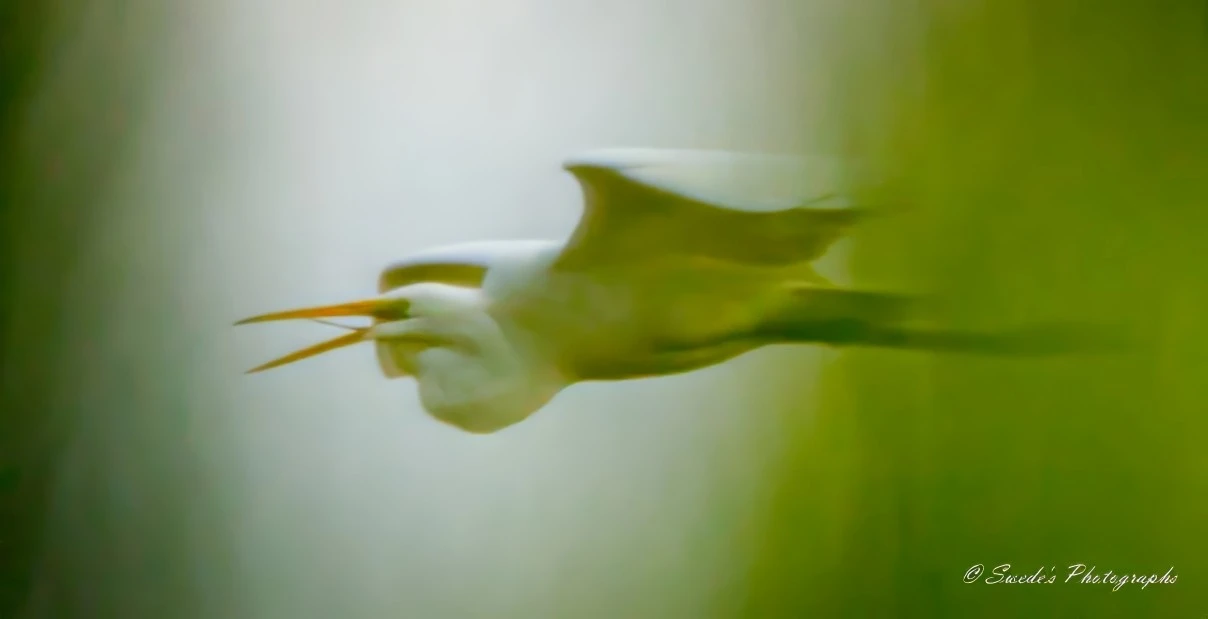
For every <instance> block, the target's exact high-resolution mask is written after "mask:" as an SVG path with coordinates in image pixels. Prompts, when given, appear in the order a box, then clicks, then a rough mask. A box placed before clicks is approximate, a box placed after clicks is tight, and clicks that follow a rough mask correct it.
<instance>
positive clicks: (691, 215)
mask: <svg viewBox="0 0 1208 619" xmlns="http://www.w3.org/2000/svg"><path fill="white" fill-rule="evenodd" d="M564 167H565V168H566V169H567V170H568V171H569V172H570V173H571V174H573V175H574V176H575V177H576V178H577V179H578V180H579V183H580V184H581V185H582V187H583V194H584V210H583V216H582V218H581V219H580V220H579V225H578V227H577V228H576V229H575V232H574V233H573V234H572V235H571V238H570V241H569V242H568V244H567V246H566V248H565V250H564V251H563V253H562V255H561V256H560V258H559V260H558V263H557V266H560V267H564V268H575V267H576V266H579V265H591V264H600V263H602V262H615V261H639V262H640V261H643V260H646V259H649V258H652V257H656V256H663V255H668V254H681V255H697V256H705V257H709V258H714V259H719V260H727V261H732V262H741V263H749V264H761V265H786V264H792V263H797V262H806V261H811V260H815V259H817V258H819V257H821V256H822V255H823V254H824V253H826V251H827V249H828V248H829V247H830V246H831V245H832V244H833V243H834V242H835V241H836V240H837V239H838V238H839V237H840V236H841V235H842V234H843V232H844V231H845V230H847V229H848V227H849V226H851V225H852V224H853V223H855V222H856V220H857V219H859V217H860V216H861V215H862V214H863V211H861V210H860V209H855V208H851V207H850V206H848V204H847V203H846V202H847V201H846V199H845V197H844V195H843V194H844V191H843V188H844V187H846V186H847V184H848V181H849V180H850V177H851V175H852V174H853V173H854V171H853V170H852V169H851V168H850V167H848V165H847V164H846V163H845V162H844V161H842V160H839V159H837V158H828V157H816V158H807V157H792V156H786V155H757V154H742V153H731V152H725V151H693V150H647V149H615V150H600V151H592V152H589V153H585V154H583V155H580V156H577V157H574V158H571V159H569V160H568V161H566V163H565V164H564Z"/></svg>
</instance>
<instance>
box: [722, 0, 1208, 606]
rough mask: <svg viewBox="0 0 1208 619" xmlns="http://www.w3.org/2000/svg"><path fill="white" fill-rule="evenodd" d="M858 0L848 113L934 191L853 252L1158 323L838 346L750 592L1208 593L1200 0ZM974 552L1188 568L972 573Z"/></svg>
mask: <svg viewBox="0 0 1208 619" xmlns="http://www.w3.org/2000/svg"><path fill="white" fill-rule="evenodd" d="M849 9H850V13H849V14H848V17H849V19H846V20H844V21H845V23H847V24H848V26H847V27H846V28H844V32H846V34H847V37H846V38H847V40H849V41H852V42H853V44H852V46H851V47H852V49H853V50H854V51H853V53H851V54H844V55H843V57H844V58H845V61H846V62H848V63H849V66H848V67H847V70H846V71H840V70H839V69H838V68H836V71H837V72H841V73H843V74H844V75H846V76H848V77H849V78H850V80H849V81H848V85H847V87H845V88H842V89H840V90H841V92H844V93H845V96H846V97H849V101H850V102H851V104H850V105H849V106H847V107H845V109H846V110H847V113H848V115H847V119H846V121H845V122H843V123H840V124H841V125H842V126H844V127H847V128H848V129H849V130H850V131H851V139H852V141H853V143H855V144H859V145H861V147H862V148H863V149H864V150H867V151H869V152H872V153H879V154H878V155H876V156H875V157H874V159H875V160H876V163H877V164H878V165H879V166H880V167H882V168H884V169H886V170H890V171H892V172H893V174H892V175H891V176H894V177H896V178H898V179H900V180H899V184H898V190H899V191H900V192H901V193H903V194H906V195H910V196H911V197H912V202H913V203H915V204H918V205H920V207H921V208H920V211H919V217H917V218H916V220H915V221H914V223H913V224H912V225H911V226H910V227H908V228H900V229H898V230H896V231H893V232H892V233H886V234H883V235H882V234H880V233H876V234H873V233H870V234H869V235H868V236H867V237H865V238H864V239H863V242H861V243H859V244H856V245H853V248H852V253H851V255H850V268H851V272H852V276H853V278H854V279H857V280H860V279H865V278H875V279H884V280H889V281H897V282H900V283H902V285H905V286H908V287H912V288H915V289H926V290H931V291H934V292H935V293H936V294H938V295H941V296H943V297H944V298H946V299H949V300H950V301H951V302H950V303H949V305H948V306H947V307H946V308H945V310H944V311H945V312H947V315H948V320H950V321H951V322H953V323H955V324H964V325H979V324H987V323H990V324H992V323H995V322H998V321H1002V320H1018V321H1021V322H1023V321H1027V320H1029V319H1033V320H1035V319H1038V318H1048V317H1054V316H1063V317H1082V318H1083V319H1085V320H1090V321H1096V322H1101V323H1109V324H1117V325H1119V326H1120V329H1122V330H1127V331H1129V332H1131V333H1132V334H1133V335H1139V336H1141V337H1142V338H1143V339H1144V340H1145V341H1146V342H1148V347H1147V348H1146V349H1144V350H1141V351H1138V352H1137V353H1136V354H1133V355H1128V356H1122V357H1114V358H1100V359H1069V360H1052V361H1045V362H1030V363H1026V364H1021V363H1015V362H1004V361H1001V360H989V359H970V358H963V357H931V356H922V355H911V354H885V353H882V352H875V351H869V352H860V353H857V354H852V355H849V356H847V357H845V358H844V359H843V360H842V361H841V362H840V363H837V364H835V366H834V367H832V368H828V370H827V378H826V379H824V380H823V383H822V384H824V385H825V386H826V388H825V391H826V393H824V394H823V397H822V400H821V403H813V404H811V408H812V407H814V406H816V408H817V410H818V412H819V414H818V417H817V418H816V419H815V420H814V421H813V422H810V423H803V424H801V426H800V427H799V428H798V429H797V430H796V431H795V432H794V433H793V434H794V437H793V438H792V439H791V440H792V443H793V447H792V452H791V453H792V455H791V456H790V458H789V460H790V462H791V464H790V465H788V466H786V467H785V468H784V469H783V470H782V471H781V474H780V479H779V481H778V486H779V488H780V489H779V490H778V491H777V492H776V493H775V496H776V497H777V498H776V501H775V509H774V512H773V514H774V515H773V517H772V518H771V519H770V520H769V521H767V523H766V524H767V527H766V528H761V534H762V542H761V547H762V548H763V550H762V551H761V553H760V556H759V558H758V559H757V561H756V567H755V570H754V577H753V578H752V581H751V582H752V587H751V589H750V590H749V592H748V595H747V598H746V602H745V603H744V606H743V609H744V612H745V614H747V615H749V616H758V617H808V616H820V617H1040V616H1079V617H1117V616H1118V617H1180V616H1189V615H1194V614H1197V613H1203V612H1204V608H1205V607H1206V606H1205V605H1206V602H1208V599H1206V598H1205V593H1204V591H1205V589H1204V588H1203V587H1202V586H1200V585H1201V584H1202V583H1203V582H1204V580H1205V578H1208V559H1206V557H1208V552H1206V551H1208V547H1206V545H1205V538H1204V536H1203V535H1202V529H1203V523H1204V522H1205V521H1208V492H1205V490H1206V489H1208V460H1206V459H1205V458H1204V457H1203V447H1204V443H1205V438H1208V416H1205V414H1204V413H1205V405H1204V402H1206V401H1208V383H1206V382H1205V381H1204V376H1205V369H1206V368H1208V358H1206V356H1205V354H1206V353H1205V351H1206V350H1208V323H1206V322H1205V320H1204V316H1206V315H1208V261H1206V260H1205V259H1204V256H1205V253H1204V249H1203V248H1204V239H1203V231H1204V230H1206V229H1208V209H1205V196H1208V175H1205V173H1204V171H1205V170H1208V149H1206V147H1205V145H1206V144H1208V125H1206V124H1205V123H1204V116H1203V111H1204V110H1205V109H1208V107H1206V106H1208V82H1206V81H1205V80H1204V79H1203V76H1204V67H1205V66H1206V61H1208V36H1206V30H1208V5H1206V4H1205V3H1203V2H1151V3H1145V2H1134V3H1086V2H1072V1H1063V0H981V1H971V2H953V1H949V0H943V1H940V0H923V1H921V2H898V1H897V0H884V1H882V0H868V1H864V2H853V3H851V4H850V5H849ZM868 41H875V42H876V43H875V44H874V45H866V44H865V42H868ZM801 401H802V400H800V399H794V400H792V401H791V403H790V404H785V405H784V406H782V409H783V410H784V412H785V413H786V419H789V420H794V419H799V418H801V417H799V415H800V414H801V413H802V412H805V411H803V410H802V409H803V408H804V407H802V406H801V405H800V404H799V403H800V402H801ZM979 563H984V564H985V565H986V566H987V569H990V567H991V566H997V565H1000V564H1003V563H1011V564H1013V566H1014V570H1013V572H1012V573H1015V574H1018V575H1027V574H1032V573H1035V572H1036V571H1037V570H1038V569H1043V570H1045V571H1044V574H1045V575H1047V574H1049V573H1050V572H1049V571H1048V570H1049V568H1050V566H1053V567H1054V568H1055V571H1056V572H1057V573H1058V574H1061V575H1064V574H1065V573H1066V572H1067V571H1068V566H1070V565H1074V564H1079V563H1082V564H1087V565H1089V564H1096V565H1098V566H1099V571H1100V572H1104V571H1106V570H1107V569H1113V570H1114V571H1115V572H1116V573H1144V574H1149V573H1157V574H1159V575H1161V574H1163V573H1165V572H1166V571H1167V569H1168V568H1171V567H1172V566H1173V568H1174V572H1176V573H1177V574H1178V575H1179V579H1178V581H1177V583H1176V584H1174V585H1163V586H1162V587H1160V588H1159V587H1155V586H1150V587H1147V588H1146V589H1145V590H1144V591H1141V590H1140V588H1139V586H1134V587H1132V589H1131V590H1127V589H1129V588H1128V587H1125V588H1123V589H1121V590H1120V591H1118V592H1115V593H1112V592H1111V591H1109V589H1108V588H1107V587H1096V586H1088V585H1081V584H1076V581H1075V583H1073V584H1068V585H1064V586H1063V585H1062V583H1061V582H1058V583H1055V584H1053V585H1043V584H1042V585H1030V584H1022V585H1019V584H1016V585H1008V584H998V585H988V584H985V583H975V584H965V583H964V582H963V581H962V579H961V577H962V575H963V574H964V573H965V571H966V570H967V569H969V568H970V566H972V565H975V564H979Z"/></svg>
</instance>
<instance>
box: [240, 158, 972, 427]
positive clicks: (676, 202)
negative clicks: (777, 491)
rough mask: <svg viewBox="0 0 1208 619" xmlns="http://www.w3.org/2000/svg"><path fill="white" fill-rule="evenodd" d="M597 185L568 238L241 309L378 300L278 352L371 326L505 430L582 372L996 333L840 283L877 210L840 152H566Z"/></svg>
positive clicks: (355, 337) (653, 369)
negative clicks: (838, 276)
mask: <svg viewBox="0 0 1208 619" xmlns="http://www.w3.org/2000/svg"><path fill="white" fill-rule="evenodd" d="M565 168H566V169H567V170H568V171H570V172H571V173H572V174H573V175H574V176H575V177H576V178H577V179H578V181H579V182H580V184H581V185H582V188H583V193H584V197H585V205H584V212H583V215H582V217H581V219H580V221H579V224H578V226H577V228H576V230H575V231H574V233H573V234H572V235H571V237H570V239H569V240H568V241H566V242H557V241H488V242H477V243H465V244H460V245H455V246H450V247H442V248H436V249H432V250H428V251H424V252H420V253H418V254H416V255H413V256H411V257H410V258H408V259H406V260H403V261H401V262H398V263H396V264H393V265H391V266H388V267H387V268H386V269H385V270H384V271H383V272H382V274H381V276H380V280H379V293H380V294H379V296H376V297H372V298H368V299H365V300H361V301H354V302H351V303H343V304H338V305H329V306H323V307H313V308H307V309H297V310H290V311H284V312H275V313H271V314H264V315H260V316H255V317H252V318H248V319H246V320H243V321H240V322H239V323H237V324H244V323H249V322H263V321H270V320H285V319H321V318H324V317H336V316H365V317H370V318H371V319H372V324H371V325H370V326H367V327H347V328H349V329H350V330H351V332H350V333H348V334H345V335H343V336H341V337H338V338H336V339H333V340H330V341H327V342H324V343H321V344H318V345H316V346H313V347H310V348H307V349H304V350H301V351H297V352H295V353H292V354H290V355H287V356H285V357H282V358H280V359H277V360H275V361H272V362H269V363H266V364H264V365H262V366H260V367H258V368H255V369H253V370H251V371H252V372H255V371H260V370H264V369H268V368H271V367H277V366H280V365H284V364H286V363H290V362H293V361H297V360H299V359H303V358H306V357H310V356H313V355H316V354H319V353H321V352H324V351H328V350H332V349H335V348H339V347H343V346H347V345H351V344H354V343H357V342H362V341H373V342H374V343H375V345H376V347H377V356H378V362H379V366H380V368H381V370H382V372H383V373H384V374H385V375H386V376H387V377H390V378H396V377H403V376H411V377H414V378H415V379H416V380H417V382H418V385H419V396H420V400H421V403H422V404H423V406H424V408H425V409H426V410H427V411H428V412H429V413H430V414H431V415H433V416H434V417H436V418H437V419H439V420H442V421H444V422H447V423H450V424H452V425H454V426H457V427H459V428H461V429H463V430H467V431H470V432H476V433H486V432H494V431H497V430H500V429H502V428H505V427H507V426H510V425H512V424H515V423H517V422H519V421H521V420H523V419H525V418H527V417H528V416H529V415H531V414H532V413H534V412H535V411H537V410H539V409H540V408H542V407H543V406H545V404H546V403H548V402H549V401H550V399H551V398H553V397H554V396H555V395H556V394H557V393H558V392H559V391H561V390H562V389H563V388H565V387H567V386H569V385H571V384H574V383H576V382H581V381H591V380H622V379H629V378H638V377H647V376H657V375H666V374H672V373H678V372H685V371H689V370H694V369H697V368H701V367H705V366H708V365H712V364H715V363H719V362H721V361H724V360H726V359H730V358H732V357H735V356H737V355H739V354H742V353H745V352H747V351H750V350H753V349H755V348H759V347H761V346H764V345H767V344H773V343H781V342H785V343H787V342H809V343H822V344H830V345H844V344H864V345H880V346H895V347H917V348H927V349H974V350H980V349H988V348H993V346H994V342H991V341H990V340H988V339H986V338H987V337H989V336H979V335H975V334H958V333H951V332H941V331H920V330H917V329H910V328H907V327H905V326H904V325H905V322H904V321H906V320H908V319H909V318H910V317H911V315H912V314H914V312H913V306H914V305H915V304H914V302H913V301H912V300H911V299H909V298H905V297H902V296H899V295H892V294H881V293H876V292H862V291H853V290H843V289H839V288H836V287H834V286H832V285H831V284H830V283H828V282H827V281H826V280H824V279H823V278H822V277H821V276H819V275H818V274H817V273H816V272H815V271H814V270H813V268H812V267H811V263H812V262H813V261H814V260H816V259H817V258H819V257H821V256H822V255H823V254H824V253H825V252H826V251H827V250H828V248H829V247H830V246H831V245H832V244H833V242H834V241H835V240H836V239H838V238H839V237H840V236H841V235H842V234H843V233H844V231H845V230H847V229H848V228H849V227H850V226H852V225H853V224H855V223H856V222H857V221H858V220H860V219H861V217H862V216H864V215H865V214H866V213H867V211H866V210H864V209H860V208H854V207H851V206H849V205H846V204H844V203H842V201H840V199H839V197H840V196H842V195H843V194H844V193H845V192H844V191H842V187H843V186H844V184H845V180H846V179H845V178H844V176H843V175H844V174H845V173H846V172H847V170H845V169H844V168H843V167H842V164H841V162H838V161H836V160H827V159H817V160H810V159H805V158H797V157H789V156H777V155H752V154H737V153H728V152H721V151H685V150H640V149H617V150H603V151H595V152H591V153H588V154H585V155H583V156H580V157H576V158H573V159H571V160H569V161H567V162H566V163H565Z"/></svg>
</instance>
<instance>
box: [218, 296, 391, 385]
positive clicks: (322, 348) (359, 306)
mask: <svg viewBox="0 0 1208 619" xmlns="http://www.w3.org/2000/svg"><path fill="white" fill-rule="evenodd" d="M409 305H410V304H409V303H408V302H407V301H406V300H405V299H399V298H391V297H381V298H377V299H366V300H363V301H352V302H350V303H340V304H337V305H322V306H318V307H307V308H302V309H292V310H285V311H282V312H272V313H268V314H261V315H259V316H252V317H251V318H244V319H243V320H240V321H239V322H236V323H235V325H236V326H238V325H246V324H250V323H254V322H270V321H276V320H298V319H304V320H317V319H322V318H337V317H342V316H366V317H369V318H373V319H374V322H388V321H395V320H402V319H405V318H407V309H408V306H409ZM336 326H341V327H343V325H336ZM344 328H350V329H351V330H352V332H351V333H346V334H344V335H341V336H340V337H337V338H334V339H331V340H327V341H326V342H320V343H318V344H315V345H314V346H309V347H307V348H303V349H302V350H298V351H295V352H292V353H290V354H288V355H285V356H283V357H280V358H277V359H274V360H272V361H269V362H268V363H265V364H263V365H259V366H256V367H254V368H252V369H250V370H248V372H247V373H248V374H254V373H256V372H262V371H264V370H270V369H272V368H275V367H280V366H282V365H285V364H288V363H293V362H295V361H301V360H302V359H306V358H309V357H313V356H315V355H319V354H322V353H325V352H327V351H329V350H335V349H337V348H344V347H345V346H351V345H353V344H356V343H358V342H363V341H365V340H366V339H368V337H369V336H368V333H369V327H344Z"/></svg>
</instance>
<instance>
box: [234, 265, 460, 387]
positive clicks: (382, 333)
mask: <svg viewBox="0 0 1208 619" xmlns="http://www.w3.org/2000/svg"><path fill="white" fill-rule="evenodd" d="M482 312H483V300H482V293H481V291H479V290H478V289H474V288H463V287H460V286H450V285H446V284H434V283H419V284H412V285H410V286H404V287H401V288H398V289H395V290H391V291H389V292H386V293H383V294H380V295H378V296H376V297H372V298H368V299H361V300H357V301H350V302H347V303H337V304H333V305H320V306H315V307H304V308H298V309H291V310H284V311H280V312H270V313H267V314H260V315H257V316H252V317H250V318H245V319H243V320H240V321H239V322H236V323H235V325H236V326H238V325H245V324H251V323H258V322H275V321H280V320H314V321H319V322H324V321H325V319H328V318H346V317H364V318H369V319H371V324H370V325H369V326H365V327H348V326H344V325H336V326H340V327H342V328H344V329H347V330H348V331H349V333H347V334H345V335H342V336H340V337H338V338H334V339H331V340H328V341H326V342H321V343H319V344H316V345H314V346H310V347H307V348H304V349H302V350H298V351H295V352H292V353H290V354H288V355H285V356H283V357H279V358H277V359H274V360H272V361H269V362H268V363H264V364H261V365H259V366H257V367H254V368H252V369H251V370H248V373H249V374H253V373H256V372H263V371H264V370H269V369H273V368H277V367H281V366H283V365H287V364H290V363H294V362H296V361H301V360H303V359H307V358H310V357H313V356H316V355H319V354H321V353H324V352H327V351H330V350H335V349H337V348H343V347H345V346H351V345H353V344H357V343H360V342H366V341H383V340H390V341H392V342H394V343H406V344H410V345H412V346H417V347H419V348H420V349H422V348H427V347H431V346H442V345H453V344H456V343H457V342H455V341H452V340H451V339H450V338H449V337H440V336H438V335H437V334H436V333H434V332H433V330H432V329H424V328H419V327H420V325H422V324H427V323H429V322H430V321H431V320H432V319H433V318H436V317H440V318H442V319H443V320H445V321H453V320H456V319H457V318H458V317H460V316H475V315H479V314H481V313H482ZM417 321H419V322H417ZM382 369H383V371H384V372H386V373H387V375H388V376H392V375H393V374H392V372H391V371H390V370H388V369H387V368H386V367H385V365H383V368H382Z"/></svg>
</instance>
